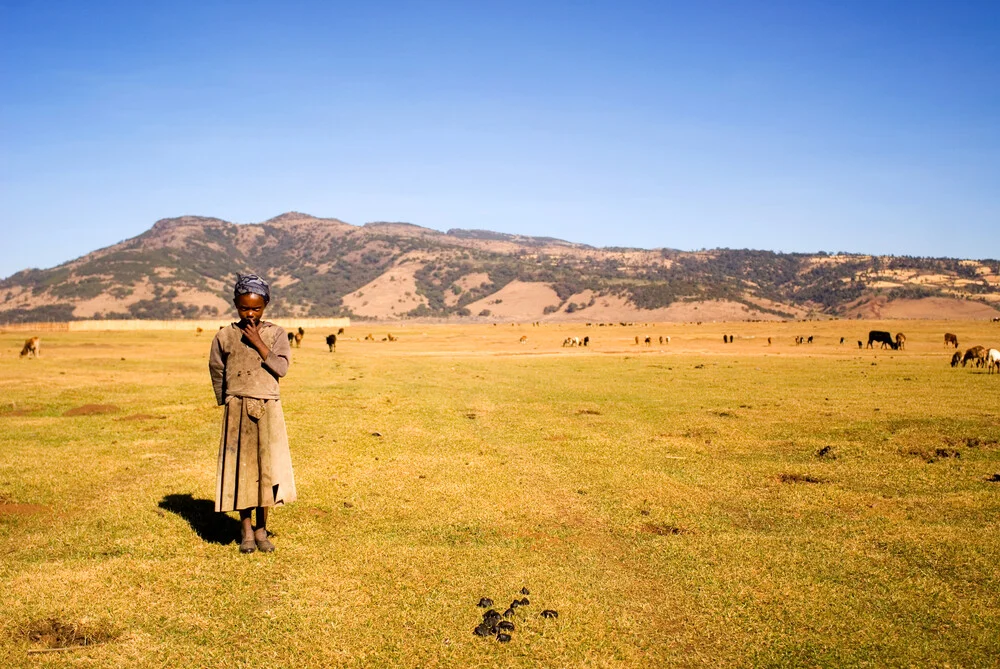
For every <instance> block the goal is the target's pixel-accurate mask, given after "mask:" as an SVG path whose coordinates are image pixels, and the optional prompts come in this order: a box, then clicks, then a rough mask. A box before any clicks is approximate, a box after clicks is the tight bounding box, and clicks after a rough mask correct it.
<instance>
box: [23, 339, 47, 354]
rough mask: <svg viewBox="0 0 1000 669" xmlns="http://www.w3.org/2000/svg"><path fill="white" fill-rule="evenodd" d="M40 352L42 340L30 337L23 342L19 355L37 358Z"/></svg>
mask: <svg viewBox="0 0 1000 669" xmlns="http://www.w3.org/2000/svg"><path fill="white" fill-rule="evenodd" d="M41 354H42V340H41V339H39V338H38V337H32V338H31V339H28V340H27V341H25V342H24V347H23V348H22V349H21V357H22V358H23V357H24V356H28V357H30V358H37V357H38V356H40V355H41Z"/></svg>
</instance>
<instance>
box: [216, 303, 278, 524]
mask: <svg viewBox="0 0 1000 669" xmlns="http://www.w3.org/2000/svg"><path fill="white" fill-rule="evenodd" d="M259 332H260V336H261V339H263V340H264V343H265V344H267V347H268V348H269V349H270V352H269V353H268V355H267V359H266V360H265V359H262V358H261V357H260V353H258V352H257V349H255V348H254V347H253V346H251V345H250V344H249V343H248V342H247V340H246V339H245V338H244V337H243V331H242V330H240V328H239V327H238V326H237V325H236V324H235V323H233V324H232V325H230V326H228V327H224V328H222V329H221V330H219V332H218V333H217V334H216V335H215V339H214V340H213V341H212V350H211V352H210V353H209V358H208V369H209V372H210V373H211V375H212V386H213V388H214V389H215V399H216V401H217V402H218V403H219V405H220V406H224V407H225V409H224V410H223V416H222V440H221V442H220V443H219V465H218V473H217V476H216V486H215V510H216V511H237V510H240V509H252V508H253V507H257V506H281V505H283V504H288V503H290V502H294V501H295V478H294V476H293V474H292V457H291V453H290V452H289V449H288V435H287V433H286V431H285V417H284V414H283V413H282V411H281V398H280V396H279V393H278V379H279V378H280V377H282V376H284V375H285V374H286V373H287V372H288V365H289V361H290V358H291V355H292V350H291V348H290V347H289V346H288V336H287V335H286V334H285V331H284V330H283V329H282V328H280V327H278V326H277V325H275V324H274V323H269V322H267V321H261V323H260V325H259Z"/></svg>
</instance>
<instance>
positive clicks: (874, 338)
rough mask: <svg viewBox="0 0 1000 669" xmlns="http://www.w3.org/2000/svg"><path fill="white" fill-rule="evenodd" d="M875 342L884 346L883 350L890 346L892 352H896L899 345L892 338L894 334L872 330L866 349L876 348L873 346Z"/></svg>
mask: <svg viewBox="0 0 1000 669" xmlns="http://www.w3.org/2000/svg"><path fill="white" fill-rule="evenodd" d="M873 342H879V343H881V344H882V348H885V347H886V346H888V347H889V348H891V349H892V350H894V351H895V350H896V349H897V348H899V347H898V345H897V344H896V342H895V340H893V338H892V333H890V332H886V331H885V330H872V331H870V332H869V333H868V345H867V346H866V347H865V348H875V347H874V346H872V343H873Z"/></svg>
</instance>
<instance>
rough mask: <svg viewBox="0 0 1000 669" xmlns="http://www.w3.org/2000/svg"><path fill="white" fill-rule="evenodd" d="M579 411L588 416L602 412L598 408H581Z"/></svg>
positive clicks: (598, 414)
mask: <svg viewBox="0 0 1000 669" xmlns="http://www.w3.org/2000/svg"><path fill="white" fill-rule="evenodd" d="M577 413H578V414H581V415H586V416H600V415H601V412H600V411H598V410H597V409H580V410H579V411H577Z"/></svg>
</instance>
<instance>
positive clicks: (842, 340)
mask: <svg viewBox="0 0 1000 669" xmlns="http://www.w3.org/2000/svg"><path fill="white" fill-rule="evenodd" d="M840 344H841V345H843V344H844V338H843V337H841V338H840Z"/></svg>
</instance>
